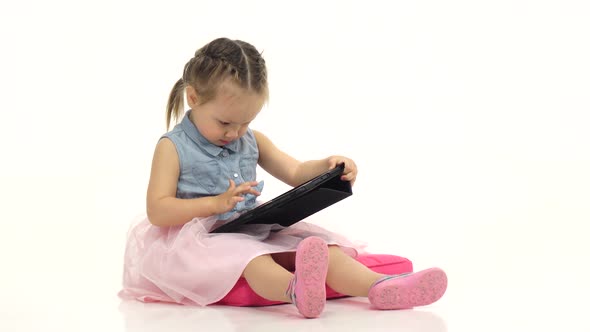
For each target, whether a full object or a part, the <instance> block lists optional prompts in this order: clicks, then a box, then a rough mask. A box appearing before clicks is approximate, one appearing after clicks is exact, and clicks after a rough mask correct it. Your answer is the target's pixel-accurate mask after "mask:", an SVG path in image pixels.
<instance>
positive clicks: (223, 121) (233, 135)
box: [187, 81, 265, 146]
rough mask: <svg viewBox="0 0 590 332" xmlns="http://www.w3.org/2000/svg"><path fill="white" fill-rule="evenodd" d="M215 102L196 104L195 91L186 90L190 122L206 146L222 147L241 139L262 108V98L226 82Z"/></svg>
mask: <svg viewBox="0 0 590 332" xmlns="http://www.w3.org/2000/svg"><path fill="white" fill-rule="evenodd" d="M218 89H219V90H218V91H217V96H216V97H215V99H213V100H210V101H208V102H207V103H205V104H204V105H199V104H198V98H197V96H196V94H195V93H194V89H191V88H189V89H187V100H188V104H189V106H190V107H191V108H192V112H191V114H192V119H191V120H192V121H193V123H194V124H195V126H196V127H197V129H198V130H199V132H200V133H201V135H203V136H204V137H205V138H206V139H207V140H208V141H209V142H211V143H212V144H215V145H217V146H224V145H226V144H228V143H230V142H232V141H234V140H236V139H238V138H240V137H242V136H243V135H244V134H245V133H246V130H247V129H248V125H249V124H250V122H252V120H254V118H256V116H257V115H258V113H259V112H260V110H261V109H262V106H263V105H264V101H265V99H264V97H263V96H261V95H259V94H256V93H253V92H250V91H246V90H244V89H242V88H239V87H237V86H236V85H235V84H234V83H232V82H229V81H225V82H224V83H222V84H221V85H220V86H219V88H218Z"/></svg>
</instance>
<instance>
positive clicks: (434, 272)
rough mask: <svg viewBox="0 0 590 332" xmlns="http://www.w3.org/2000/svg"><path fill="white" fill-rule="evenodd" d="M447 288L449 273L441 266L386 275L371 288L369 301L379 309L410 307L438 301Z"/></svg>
mask: <svg viewBox="0 0 590 332" xmlns="http://www.w3.org/2000/svg"><path fill="white" fill-rule="evenodd" d="M446 289H447V275H446V274H445V272H444V271H443V270H441V269H439V268H430V269H426V270H423V271H420V272H416V273H407V274H401V275H393V276H385V277H383V278H381V279H379V280H377V281H376V282H375V283H374V284H373V285H372V286H371V288H370V289H369V302H371V304H372V305H373V306H374V307H375V308H377V309H385V310H388V309H409V308H413V307H418V306H424V305H429V304H431V303H434V302H436V301H438V300H439V299H440V298H441V297H442V296H443V294H444V293H445V291H446Z"/></svg>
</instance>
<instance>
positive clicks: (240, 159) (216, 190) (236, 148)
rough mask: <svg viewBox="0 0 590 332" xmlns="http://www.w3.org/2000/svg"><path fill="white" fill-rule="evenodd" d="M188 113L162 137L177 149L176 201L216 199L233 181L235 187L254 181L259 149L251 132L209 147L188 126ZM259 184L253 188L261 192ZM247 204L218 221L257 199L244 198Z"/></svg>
mask: <svg viewBox="0 0 590 332" xmlns="http://www.w3.org/2000/svg"><path fill="white" fill-rule="evenodd" d="M190 112H191V110H188V111H187V112H186V113H185V115H184V117H183V119H182V121H181V122H180V123H179V124H177V125H176V126H174V128H173V129H172V130H171V131H169V132H168V133H166V134H164V135H163V136H162V138H163V137H166V138H169V139H170V140H171V141H172V142H173V143H174V145H175V146H176V152H177V153H178V160H179V162H180V176H179V177H178V185H177V188H176V197H177V198H198V197H204V196H213V195H219V194H222V193H224V192H225V191H227V189H228V188H229V180H230V179H232V180H234V182H235V183H236V186H237V185H239V184H241V183H243V182H245V181H255V180H256V165H257V164H258V145H257V144H256V138H255V137H254V132H253V131H252V129H250V128H248V130H247V131H246V134H244V135H243V136H242V137H240V138H239V139H237V140H235V141H232V142H231V143H229V144H227V145H225V146H223V147H221V146H217V145H215V144H212V143H210V142H209V141H208V140H207V139H206V138H205V137H203V135H201V133H200V132H199V130H198V129H197V127H196V126H195V125H194V124H193V123H192V122H191V120H190V118H189V115H190ZM263 185H264V183H263V182H262V181H261V182H260V183H259V185H258V186H257V187H256V189H257V190H258V191H262V187H263ZM244 197H245V198H246V200H244V201H242V202H239V203H238V204H237V205H236V207H235V208H234V209H233V210H232V211H229V212H227V213H224V214H223V215H220V216H219V218H220V219H225V218H227V217H230V216H231V215H233V214H234V213H235V212H237V211H241V210H247V209H250V208H252V207H253V206H254V204H255V199H256V196H254V195H250V194H248V195H245V196H244Z"/></svg>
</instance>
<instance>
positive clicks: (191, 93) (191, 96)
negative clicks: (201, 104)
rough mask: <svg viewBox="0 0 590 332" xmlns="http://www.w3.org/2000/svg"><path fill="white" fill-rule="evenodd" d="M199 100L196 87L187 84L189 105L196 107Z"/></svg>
mask: <svg viewBox="0 0 590 332" xmlns="http://www.w3.org/2000/svg"><path fill="white" fill-rule="evenodd" d="M198 100H199V97H198V96H197V91H196V90H195V88H193V87H192V86H190V85H189V86H187V87H186V102H187V103H188V105H189V106H190V107H194V106H195V105H197V101H198Z"/></svg>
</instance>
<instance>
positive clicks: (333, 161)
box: [328, 156, 358, 186]
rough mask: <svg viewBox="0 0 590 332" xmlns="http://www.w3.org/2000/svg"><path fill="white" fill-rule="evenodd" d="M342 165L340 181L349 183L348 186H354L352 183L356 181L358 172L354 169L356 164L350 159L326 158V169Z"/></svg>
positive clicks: (339, 157) (341, 157)
mask: <svg viewBox="0 0 590 332" xmlns="http://www.w3.org/2000/svg"><path fill="white" fill-rule="evenodd" d="M342 163H344V171H343V172H342V177H340V179H342V180H343V181H350V185H351V186H352V185H354V181H355V180H356V175H357V173H358V170H357V168H356V164H355V163H354V161H353V160H352V159H350V158H346V157H343V156H331V157H328V169H333V168H335V167H336V165H338V164H342Z"/></svg>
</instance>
